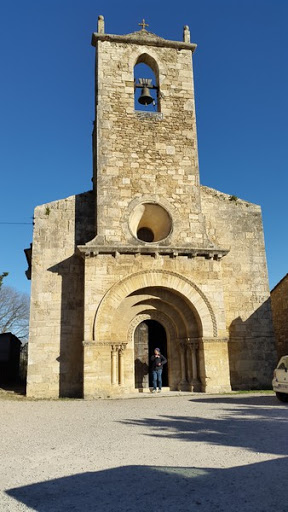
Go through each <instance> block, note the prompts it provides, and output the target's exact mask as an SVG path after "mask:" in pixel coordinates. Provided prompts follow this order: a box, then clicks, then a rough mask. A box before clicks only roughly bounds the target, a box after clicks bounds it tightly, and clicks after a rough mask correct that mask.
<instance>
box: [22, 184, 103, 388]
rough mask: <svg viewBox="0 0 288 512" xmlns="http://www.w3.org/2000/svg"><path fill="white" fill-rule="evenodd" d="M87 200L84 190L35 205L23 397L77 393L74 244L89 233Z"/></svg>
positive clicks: (79, 266)
mask: <svg viewBox="0 0 288 512" xmlns="http://www.w3.org/2000/svg"><path fill="white" fill-rule="evenodd" d="M93 205H94V201H93V195H92V193H91V192H88V193H87V194H81V195H78V196H72V197H68V198H67V199H64V200H60V201H55V202H53V203H48V204H45V205H42V206H38V207H37V208H36V209H35V214H34V219H35V225H34V236H33V265H32V284H31V313H30V336H29V363H28V382H27V393H28V395H29V396H52V397H53V396H54V397H58V396H59V394H60V396H70V395H72V396H75V395H82V386H83V382H82V381H83V363H82V358H83V356H82V340H83V304H84V297H83V294H84V290H83V284H84V280H83V274H84V270H83V262H82V261H81V259H80V258H78V257H77V256H76V255H75V247H76V245H77V243H79V242H80V243H83V242H85V241H86V240H89V239H90V238H91V237H92V236H93V234H94V225H93ZM75 219H76V220H75Z"/></svg>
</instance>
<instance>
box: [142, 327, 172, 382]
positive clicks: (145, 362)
mask: <svg viewBox="0 0 288 512" xmlns="http://www.w3.org/2000/svg"><path fill="white" fill-rule="evenodd" d="M156 347H157V348H159V349H160V351H161V354H163V356H164V357H166V359H168V358H167V336H166V331H165V329H164V327H163V325H161V324H160V323H159V322H157V321H156V320H144V322H141V324H139V325H138V327H137V328H136V330H135V334H134V361H135V388H137V389H143V388H148V387H152V375H151V365H150V360H151V356H152V355H153V354H154V349H155V348H156ZM162 385H163V387H168V385H169V383H168V363H167V364H165V365H164V367H163V373H162Z"/></svg>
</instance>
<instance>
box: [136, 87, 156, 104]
mask: <svg viewBox="0 0 288 512" xmlns="http://www.w3.org/2000/svg"><path fill="white" fill-rule="evenodd" d="M152 101H154V100H153V98H152V96H151V94H150V91H149V88H148V87H147V86H146V85H144V87H142V91H141V94H140V96H139V99H138V102H139V103H141V105H150V103H152Z"/></svg>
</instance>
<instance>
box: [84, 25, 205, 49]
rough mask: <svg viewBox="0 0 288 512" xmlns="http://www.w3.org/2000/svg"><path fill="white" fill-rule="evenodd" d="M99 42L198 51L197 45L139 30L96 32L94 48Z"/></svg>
mask: <svg viewBox="0 0 288 512" xmlns="http://www.w3.org/2000/svg"><path fill="white" fill-rule="evenodd" d="M98 41H109V42H110V43H129V44H136V45H143V46H157V47H162V48H175V50H190V51H191V52H192V53H193V52H194V51H195V50H196V48H197V44H195V43H187V42H184V41H169V40H168V39H163V38H162V37H159V36H157V35H155V34H153V33H152V32H147V30H139V31H137V32H133V33H132V34H126V35H122V36H121V35H117V34H103V33H99V32H94V33H93V34H92V41H91V44H92V46H96V45H97V42H98Z"/></svg>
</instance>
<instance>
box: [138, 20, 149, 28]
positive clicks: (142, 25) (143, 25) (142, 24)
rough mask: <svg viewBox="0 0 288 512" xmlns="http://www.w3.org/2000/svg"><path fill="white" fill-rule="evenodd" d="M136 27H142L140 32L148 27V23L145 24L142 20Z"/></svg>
mask: <svg viewBox="0 0 288 512" xmlns="http://www.w3.org/2000/svg"><path fill="white" fill-rule="evenodd" d="M138 25H140V27H142V30H146V28H145V27H149V25H148V23H145V20H144V18H143V20H142V23H138Z"/></svg>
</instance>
